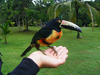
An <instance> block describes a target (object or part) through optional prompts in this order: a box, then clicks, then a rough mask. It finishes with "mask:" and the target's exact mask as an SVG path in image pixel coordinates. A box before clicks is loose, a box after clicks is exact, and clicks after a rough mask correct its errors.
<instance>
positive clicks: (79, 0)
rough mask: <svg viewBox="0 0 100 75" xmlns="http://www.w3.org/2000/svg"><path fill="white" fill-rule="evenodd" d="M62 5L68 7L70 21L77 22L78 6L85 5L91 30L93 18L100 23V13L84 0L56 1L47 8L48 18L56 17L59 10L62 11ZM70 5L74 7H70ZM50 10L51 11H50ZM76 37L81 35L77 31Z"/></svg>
mask: <svg viewBox="0 0 100 75" xmlns="http://www.w3.org/2000/svg"><path fill="white" fill-rule="evenodd" d="M63 6H67V7H69V8H70V19H69V20H70V21H71V22H76V24H78V10H79V9H80V7H85V8H86V9H87V13H88V15H89V17H90V18H91V20H92V30H93V28H94V20H95V22H96V23H97V24H98V25H100V21H99V20H100V13H99V11H97V10H96V9H95V8H93V7H92V6H90V5H89V4H88V3H86V2H84V0H70V2H68V1H65V2H60V3H56V4H54V5H52V6H50V7H49V9H48V15H49V19H52V18H56V17H57V16H58V15H59V13H60V12H61V11H63V9H62V8H63ZM72 7H73V8H74V9H72ZM51 10H52V11H51ZM77 37H79V38H80V37H81V36H80V34H79V32H78V34H77Z"/></svg>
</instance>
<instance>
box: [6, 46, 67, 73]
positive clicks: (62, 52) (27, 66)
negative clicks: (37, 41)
mask: <svg viewBox="0 0 100 75" xmlns="http://www.w3.org/2000/svg"><path fill="white" fill-rule="evenodd" d="M54 48H55V49H56V50H57V52H58V55H57V56H56V54H55V53H54V51H53V50H52V49H51V48H49V49H47V50H45V51H44V52H45V53H46V55H43V54H42V53H41V52H40V51H36V52H33V53H32V54H30V55H29V56H28V57H27V58H24V59H23V60H22V62H21V63H20V64H19V65H18V66H17V67H16V68H15V69H14V70H13V71H12V72H10V73H9V74H8V75H36V74H37V73H38V71H39V69H41V68H55V67H58V66H59V65H62V64H64V63H65V61H66V58H67V57H68V55H67V53H68V50H67V49H66V48H65V47H62V46H59V47H54Z"/></svg>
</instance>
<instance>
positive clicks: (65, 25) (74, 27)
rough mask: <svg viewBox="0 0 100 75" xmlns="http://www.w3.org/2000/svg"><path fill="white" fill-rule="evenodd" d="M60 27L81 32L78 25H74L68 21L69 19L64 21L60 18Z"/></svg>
mask: <svg viewBox="0 0 100 75" xmlns="http://www.w3.org/2000/svg"><path fill="white" fill-rule="evenodd" d="M60 28H65V29H70V30H75V31H78V32H81V33H82V30H81V28H80V27H79V26H78V25H76V24H74V23H72V22H69V21H65V20H62V23H61V25H60Z"/></svg>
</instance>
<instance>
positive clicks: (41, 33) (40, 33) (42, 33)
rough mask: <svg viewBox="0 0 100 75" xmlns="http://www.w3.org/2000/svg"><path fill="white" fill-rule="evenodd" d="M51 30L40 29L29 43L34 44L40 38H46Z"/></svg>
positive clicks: (46, 28)
mask: <svg viewBox="0 0 100 75" xmlns="http://www.w3.org/2000/svg"><path fill="white" fill-rule="evenodd" d="M52 30H53V29H52V28H48V27H43V28H41V29H40V30H39V31H38V32H37V33H36V34H35V35H34V37H33V38H32V42H31V43H36V41H37V40H40V39H42V38H47V37H48V36H49V35H50V34H52Z"/></svg>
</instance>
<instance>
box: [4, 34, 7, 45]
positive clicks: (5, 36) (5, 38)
mask: <svg viewBox="0 0 100 75" xmlns="http://www.w3.org/2000/svg"><path fill="white" fill-rule="evenodd" d="M4 39H5V43H4V44H7V38H6V36H5V37H4Z"/></svg>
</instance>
